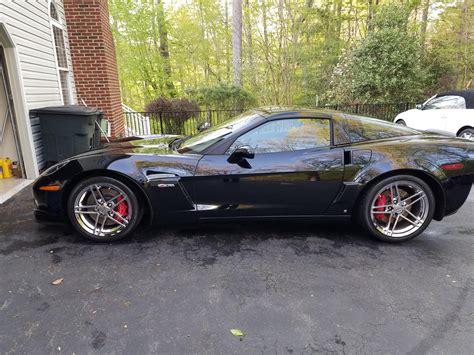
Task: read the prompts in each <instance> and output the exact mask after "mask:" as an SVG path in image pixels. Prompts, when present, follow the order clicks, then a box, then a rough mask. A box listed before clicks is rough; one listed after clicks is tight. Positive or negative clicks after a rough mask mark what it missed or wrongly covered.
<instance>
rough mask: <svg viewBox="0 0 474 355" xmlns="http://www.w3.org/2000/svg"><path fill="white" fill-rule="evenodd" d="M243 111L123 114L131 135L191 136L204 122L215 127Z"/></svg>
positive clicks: (128, 133)
mask: <svg viewBox="0 0 474 355" xmlns="http://www.w3.org/2000/svg"><path fill="white" fill-rule="evenodd" d="M243 111H244V110H206V111H174V112H171V111H170V112H124V115H125V127H126V129H125V131H126V134H127V135H129V136H131V135H148V134H178V135H192V134H195V133H197V132H198V127H199V125H201V124H202V123H204V122H208V123H209V124H210V125H211V126H215V125H217V124H219V123H221V122H223V121H226V120H228V119H229V118H232V117H235V116H237V115H239V114H241V113H242V112H243Z"/></svg>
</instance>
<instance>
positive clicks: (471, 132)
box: [459, 128, 474, 141]
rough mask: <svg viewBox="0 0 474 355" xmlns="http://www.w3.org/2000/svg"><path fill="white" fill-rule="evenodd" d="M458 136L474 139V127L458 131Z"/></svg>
mask: <svg viewBox="0 0 474 355" xmlns="http://www.w3.org/2000/svg"><path fill="white" fill-rule="evenodd" d="M459 137H460V138H464V139H469V140H471V141H474V128H466V129H463V130H462V131H461V132H459Z"/></svg>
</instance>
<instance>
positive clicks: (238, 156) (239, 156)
mask: <svg viewBox="0 0 474 355" xmlns="http://www.w3.org/2000/svg"><path fill="white" fill-rule="evenodd" d="M254 157H255V153H254V152H252V151H251V150H250V148H249V147H239V148H237V149H236V150H234V151H233V152H232V154H231V155H230V156H229V158H227V161H228V162H229V163H231V164H239V163H241V162H242V161H243V160H245V159H253V158H254Z"/></svg>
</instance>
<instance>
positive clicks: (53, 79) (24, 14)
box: [0, 0, 76, 169]
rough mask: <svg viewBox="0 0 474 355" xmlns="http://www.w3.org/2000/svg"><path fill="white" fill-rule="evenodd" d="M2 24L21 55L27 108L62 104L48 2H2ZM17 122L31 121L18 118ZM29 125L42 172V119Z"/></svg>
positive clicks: (58, 5) (60, 9) (58, 3)
mask: <svg viewBox="0 0 474 355" xmlns="http://www.w3.org/2000/svg"><path fill="white" fill-rule="evenodd" d="M55 4H56V8H57V10H58V14H59V16H60V20H61V21H60V22H61V23H62V25H63V32H64V35H65V45H66V55H67V63H68V68H69V70H70V83H71V91H72V97H73V102H76V89H75V85H74V76H73V73H72V62H71V54H70V50H69V39H68V36H67V28H66V19H65V14H64V7H63V4H62V1H60V0H56V1H55ZM0 21H1V22H3V23H4V24H5V27H6V29H7V31H8V33H9V35H10V36H11V38H12V40H13V42H14V46H15V48H16V51H17V53H18V60H19V63H18V64H19V67H20V70H21V73H20V75H21V79H22V82H23V86H24V93H25V98H24V99H25V102H26V106H27V109H28V110H31V109H34V108H39V107H46V106H58V105H62V101H61V90H60V86H59V78H58V72H57V68H56V59H55V52H54V45H53V38H52V33H51V22H50V16H49V1H47V0H42V1H11V0H7V1H1V2H0ZM17 119H29V118H25V117H17ZM30 122H31V130H32V136H33V137H32V140H33V142H34V144H33V145H34V146H35V148H36V152H35V153H36V157H37V160H38V167H39V169H41V168H42V167H43V165H44V164H43V162H42V160H43V159H42V157H41V152H42V142H41V136H40V129H39V126H38V125H39V120H38V119H36V118H32V119H31V121H30ZM24 154H25V152H24ZM26 154H28V153H27V152H26Z"/></svg>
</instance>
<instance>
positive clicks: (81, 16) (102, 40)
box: [64, 0, 124, 137]
mask: <svg viewBox="0 0 474 355" xmlns="http://www.w3.org/2000/svg"><path fill="white" fill-rule="evenodd" d="M64 11H65V13H66V22H67V30H68V36H69V45H70V47H71V56H72V66H73V72H74V81H75V83H76V90H77V98H78V101H79V103H81V99H82V100H84V102H85V103H86V104H87V106H91V107H98V108H100V109H101V110H102V111H103V112H104V117H105V118H106V119H108V120H109V123H110V126H111V133H112V136H113V137H121V136H123V134H124V117H123V113H122V106H121V105H122V98H121V95H120V85H119V79H118V71H117V60H116V57H115V46H114V41H113V37H112V32H111V30H110V24H109V8H108V5H107V0H64Z"/></svg>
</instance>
